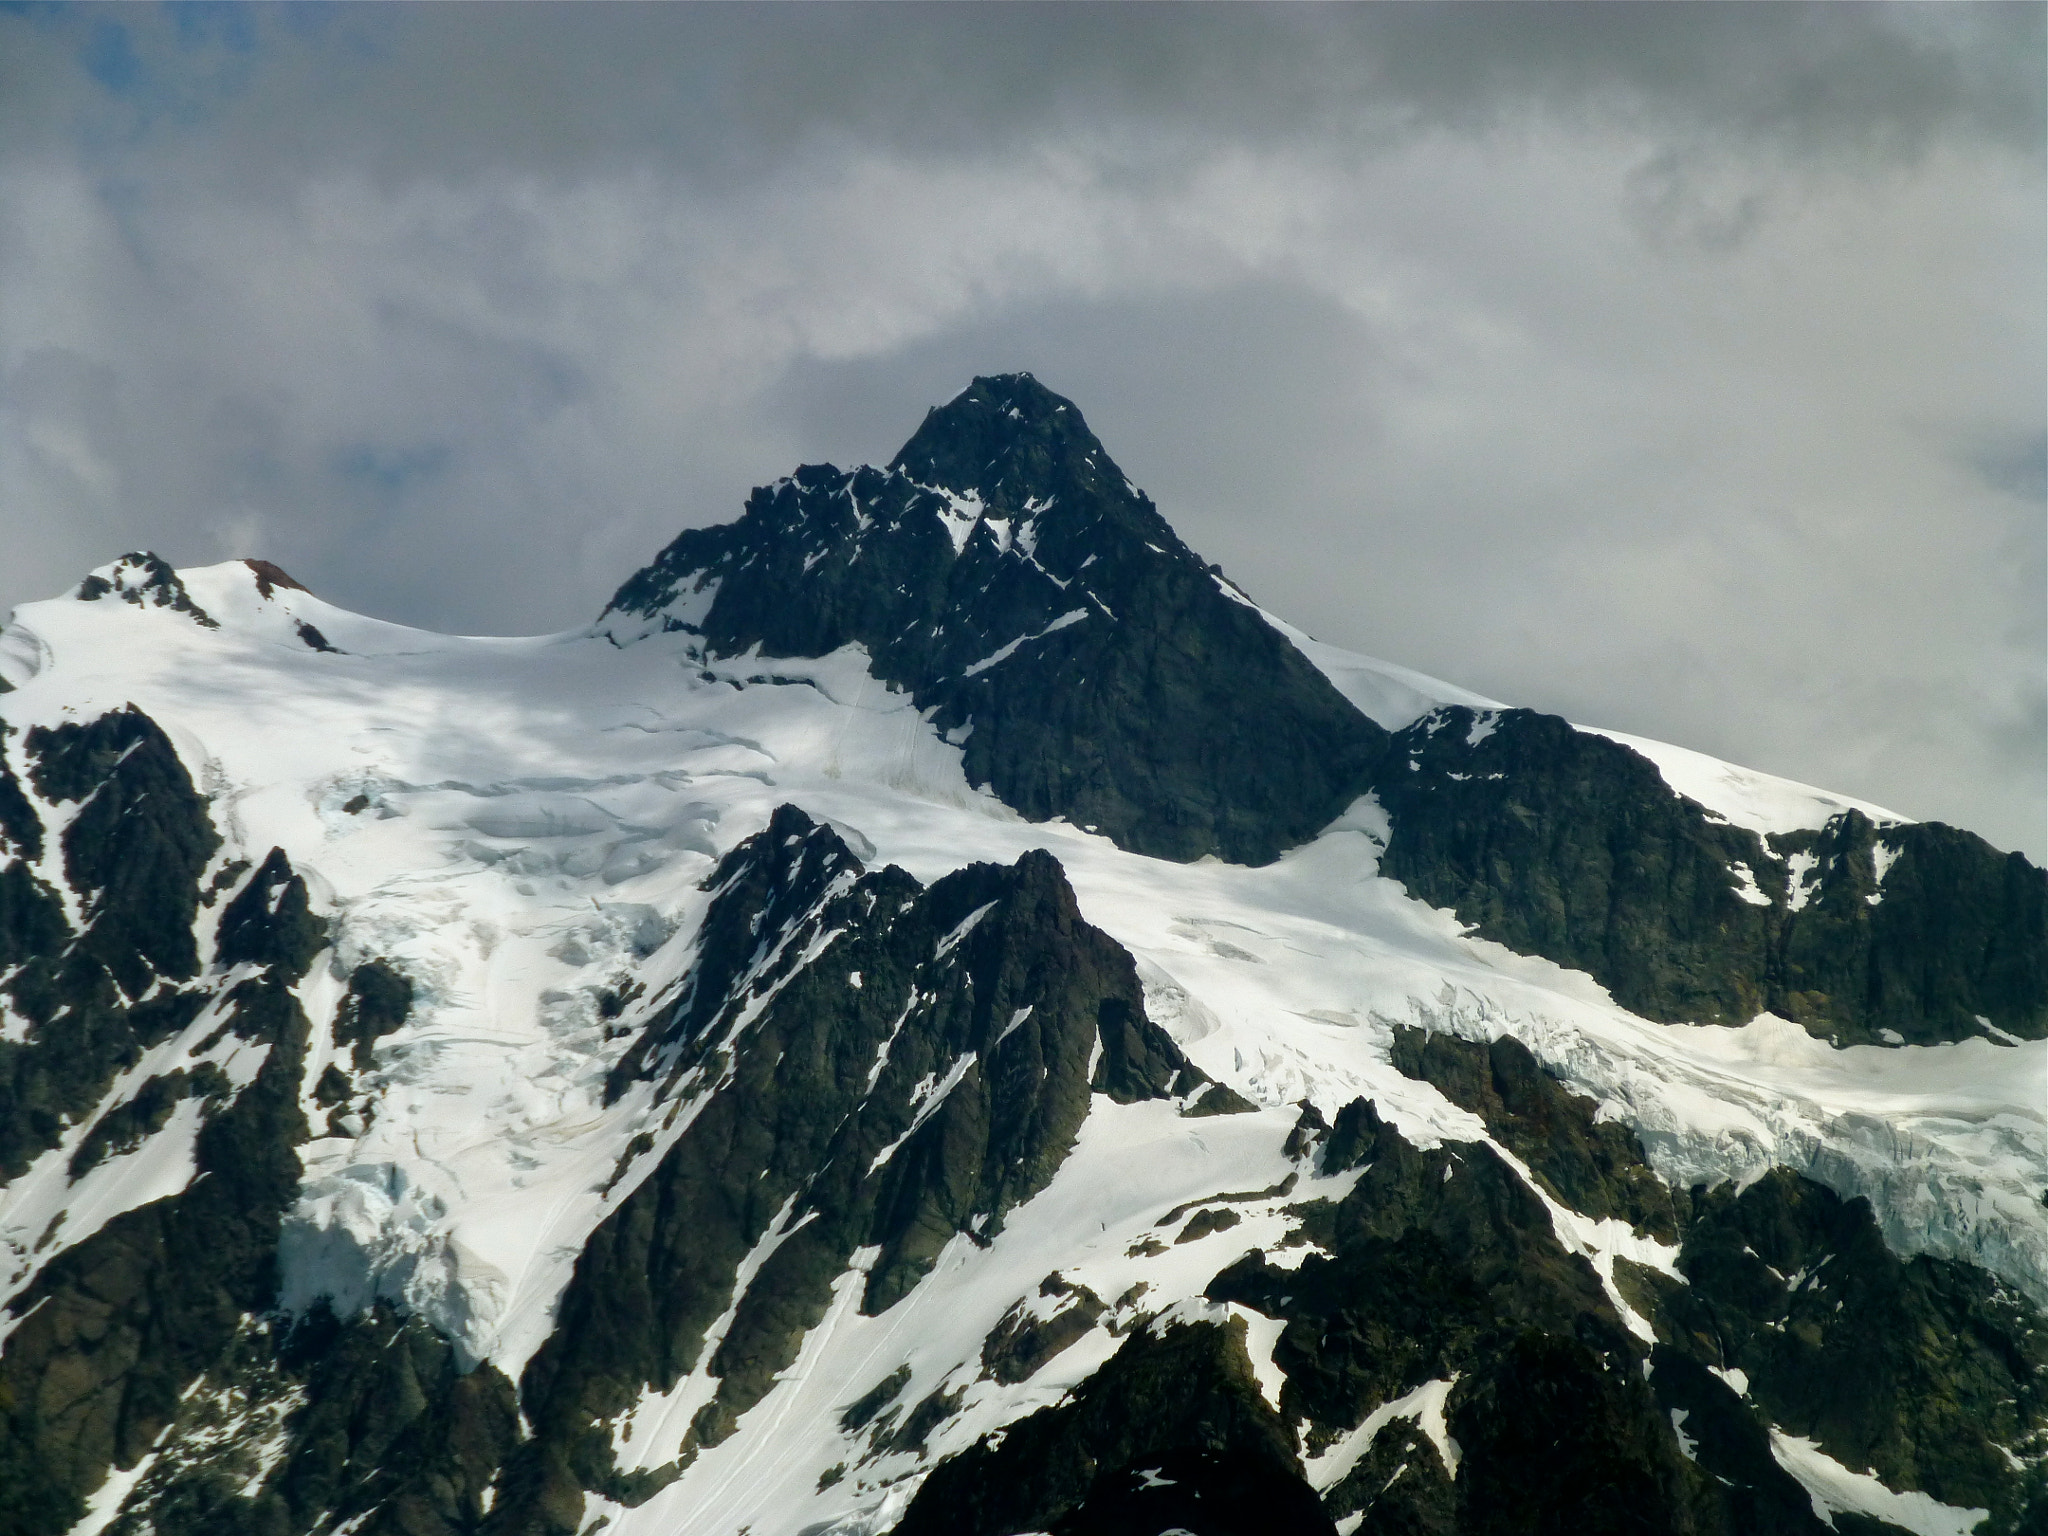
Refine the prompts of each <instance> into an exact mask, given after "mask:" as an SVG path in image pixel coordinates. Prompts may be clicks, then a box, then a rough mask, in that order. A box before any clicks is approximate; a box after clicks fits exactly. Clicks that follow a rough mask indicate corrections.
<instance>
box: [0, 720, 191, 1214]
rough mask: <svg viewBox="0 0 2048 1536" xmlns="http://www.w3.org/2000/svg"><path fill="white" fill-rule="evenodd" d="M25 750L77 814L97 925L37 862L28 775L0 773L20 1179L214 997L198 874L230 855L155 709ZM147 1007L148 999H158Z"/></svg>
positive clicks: (6, 1079) (46, 795) (78, 874)
mask: <svg viewBox="0 0 2048 1536" xmlns="http://www.w3.org/2000/svg"><path fill="white" fill-rule="evenodd" d="M24 746H25V747H26V749H27V754H28V759H29V780H30V783H31V784H32V785H33V787H34V788H35V791H36V793H37V794H38V795H39V796H40V797H41V798H42V799H43V800H44V801H45V802H47V803H50V804H53V805H65V804H79V805H80V806H81V808H80V810H79V811H78V812H77V814H76V815H75V816H74V817H73V818H72V819H71V822H70V824H69V825H68V826H67V827H65V829H64V834H63V838H62V849H63V856H64V871H65V876H66V880H67V883H68V884H69V885H70V886H71V888H72V889H73V890H74V891H75V892H76V893H77V895H78V898H79V905H80V907H81V909H82V911H81V915H82V917H83V919H84V926H83V930H82V931H81V932H78V933H74V932H73V931H72V928H71V921H70V919H69V917H68V916H67V915H66V912H65V907H64V904H63V902H62V901H61V900H59V898H58V895H57V893H56V892H55V891H54V890H52V889H51V888H50V887H49V886H47V885H45V884H44V883H43V881H42V880H41V879H40V878H38V877H37V875H36V874H35V873H34V871H33V870H32V869H31V868H30V867H29V863H28V860H30V859H34V858H36V857H37V856H38V855H39V854H40V853H42V852H43V849H44V842H45V833H44V831H43V826H42V821H41V818H40V816H39V815H38V813H37V812H36V810H35V807H34V805H33V804H31V803H30V801H29V799H28V797H27V795H26V794H25V793H24V790H23V787H22V785H21V783H20V781H19V780H17V779H15V778H14V777H13V776H12V774H11V773H7V774H5V775H4V776H0V816H4V817H5V819H6V825H5V831H6V837H7V842H8V843H9V845H10V846H11V847H12V848H14V849H15V850H17V856H16V857H14V858H12V859H9V860H8V862H7V863H6V865H5V866H4V867H0V969H4V968H8V967H19V969H16V970H14V972H13V975H12V976H11V977H10V978H9V979H8V980H7V981H5V982H4V983H0V985H4V988H5V991H6V994H7V996H8V999H9V1000H10V1002H11V1003H12V1005H13V1007H14V1008H15V1010H16V1011H17V1012H19V1013H20V1014H21V1015H22V1016H23V1017H24V1018H26V1019H27V1020H28V1023H29V1029H28V1032H27V1038H26V1039H24V1040H13V1041H0V1176H4V1177H7V1178H14V1177H17V1176H18V1175H19V1174H20V1173H21V1172H22V1171H23V1170H24V1169H26V1168H27V1166H28V1164H29V1162H30V1160H31V1159H33V1158H34V1157H35V1155H36V1154H37V1153H38V1152H41V1151H43V1150H45V1149H46V1148H49V1147H53V1146H55V1145H56V1144H57V1142H58V1141H59V1139H60V1138H61V1135H62V1130H63V1126H64V1123H65V1122H66V1120H67V1119H69V1118H73V1117H76V1116H79V1115H83V1114H85V1113H87V1112H88V1111H89V1110H91V1109H92V1107H93V1106H94V1105H96V1104H97V1103H98V1102H99V1100H100V1098H101V1096H102V1095H104V1094H105V1092H106V1090H107V1086H108V1084H110V1083H111V1082H112V1081H113V1079H114V1076H115V1074H116V1073H118V1072H120V1071H121V1070H122V1069H124V1068H126V1067H128V1066H131V1065H132V1064H133V1063H134V1062H136V1061H137V1060H139V1059H140V1057H141V1053H142V1052H143V1051H144V1050H147V1049H148V1048H149V1047H150V1046H152V1045H155V1044H157V1043H159V1042H160V1041H162V1040H164V1039H167V1038H169V1037H170V1036H171V1035H173V1034H176V1033H177V1032H178V1031H179V1030H181V1029H183V1028H184V1027H185V1026H186V1025H187V1024H189V1023H190V1022H191V1020H192V1019H193V1018H194V1017H195V1016H196V1015H197V1013H198V1011H199V1009H200V1008H201V1007H202V1006H203V1004H204V998H203V996H202V995H201V993H200V992H199V991H197V990H192V989H185V988H182V987H179V986H175V985H173V986H170V987H167V988H165V989H163V990H155V989H156V988H157V987H158V983H159V981H162V982H165V983H183V982H189V981H190V980H191V979H192V978H193V977H194V976H195V975H196V974H197V973H198V970H199V950H198V944H197V942H196V940H195V939H194V937H193V927H194V922H195V920H196V918H197V916H198V913H199V909H200V905H201V902H202V901H203V899H204V893H203V892H202V891H201V890H200V878H201V876H202V875H203V873H204V871H205V869H206V866H207V863H208V861H209V860H210V859H211V858H212V857H213V854H214V852H215V850H216V849H218V847H219V846H220V839H219V836H218V835H217V834H216V833H215V832H214V830H213V824H212V822H211V821H210V820H209V819H208V816H207V811H206V802H205V801H204V800H203V799H201V798H200V796H199V794H198V793H197V791H195V790H194V789H193V787H192V781H191V779H190V777H189V776H188V775H187V774H186V772H185V768H184V765H183V764H182V763H180V762H179V761H178V755H177V753H176V752H175V751H174V750H173V749H172V747H171V744H170V742H169V741H168V740H167V739H166V738H165V736H164V734H163V732H162V731H161V730H159V729H158V728H157V726H156V723H155V722H154V721H152V720H151V719H150V718H149V717H148V716H147V715H144V714H142V713H141V712H140V711H138V710H135V709H132V708H130V709H125V710H121V711H117V712H115V713H112V714H107V715H102V716H100V717H99V718H98V719H96V720H93V721H90V722H88V723H85V724H80V725H64V726H60V727H58V728H57V729H55V730H45V729H42V728H40V727H39V728H37V729H35V730H32V731H30V732H29V733H28V735H27V737H26V740H25V742H24ZM145 995H147V1001H135V1000H136V999H141V998H144V997H145Z"/></svg>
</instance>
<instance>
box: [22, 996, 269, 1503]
mask: <svg viewBox="0 0 2048 1536" xmlns="http://www.w3.org/2000/svg"><path fill="white" fill-rule="evenodd" d="M225 1001H226V1003H227V1005H228V1006H229V1008H230V1010H231V1012H230V1014H229V1017H228V1021H227V1023H226V1025H225V1026H224V1028H225V1029H228V1030H232V1031H233V1032H234V1033H235V1034H236V1035H238V1036H240V1037H241V1038H242V1039H244V1040H246V1041H248V1042H250V1043H251V1044H254V1045H259V1046H263V1047H267V1050H266V1051H265V1054H264V1057H263V1062H262V1065H261V1067H260V1068H259V1069H258V1070H257V1073H256V1077H255V1080H254V1081H253V1082H251V1083H250V1084H249V1085H248V1086H247V1087H246V1088H244V1089H242V1090H241V1091H240V1092H239V1093H237V1094H234V1095H233V1096H232V1097H229V1096H227V1095H226V1094H225V1093H224V1092H222V1091H221V1089H222V1088H223V1084H222V1083H221V1082H220V1080H219V1079H218V1078H215V1079H213V1080H211V1081H210V1083H209V1085H208V1086H210V1087H211V1088H212V1089H213V1090H214V1092H213V1093H212V1094H211V1095H210V1097H209V1102H208V1109H207V1112H206V1115H205V1118H204V1120H203V1123H202V1125H201V1127H200V1130H199V1134H198V1139H197V1142H196V1145H195V1147H194V1162H195V1164H196V1176H195V1178H194V1179H193V1181H192V1183H191V1184H190V1185H188V1186H187V1188H186V1189H185V1190H184V1191H183V1193H181V1194H177V1195H172V1196H169V1197H166V1198H164V1199H161V1200H157V1201H153V1202H151V1203H150V1204H147V1205H143V1206H140V1207H138V1208H136V1209H134V1210H131V1211H128V1212H126V1213H125V1214H123V1215H120V1216H116V1217H114V1218H113V1219H112V1220H110V1221H108V1222H107V1223H106V1225H105V1226H103V1227H101V1228H100V1230H99V1231H98V1232H96V1233H94V1234H92V1235H91V1236H90V1237H87V1238H85V1239H84V1240H83V1241H80V1242H78V1243H77V1244H75V1245H74V1246H72V1247H71V1248H68V1249H66V1250H65V1251H64V1252H62V1253H61V1254H59V1255H58V1256H57V1258H56V1259H54V1260H53V1261H51V1263H50V1264H49V1265H48V1266H47V1267H46V1268H44V1269H43V1271H42V1272H41V1273H40V1274H39V1275H38V1276H37V1277H36V1279H35V1281H34V1282H33V1283H32V1284H31V1285H30V1287H29V1288H28V1289H27V1290H26V1291H24V1292H23V1293H22V1294H21V1295H19V1296H17V1297H16V1298H15V1299H14V1301H13V1303H12V1304H11V1305H10V1308H9V1311H10V1313H11V1314H12V1315H13V1316H14V1317H15V1318H17V1319H19V1323H18V1326H17V1327H16V1329H15V1331H14V1332H13V1334H12V1335H11V1336H10V1337H9V1339H8V1341H7V1347H6V1352H5V1354H4V1356H0V1486H6V1487H9V1488H21V1489H31V1490H33V1496H32V1497H30V1498H28V1499H26V1500H24V1501H22V1502H19V1503H13V1504H9V1505H5V1506H0V1532H6V1533H7V1536H16V1533H20V1536H43V1533H51V1536H54V1533H56V1532H60V1531H63V1530H65V1529H66V1528H67V1527H68V1526H69V1525H70V1524H71V1522H72V1521H74V1520H76V1519H77V1517H78V1515H79V1513H80V1512H81V1511H82V1509H83V1504H82V1497H83V1495H84V1494H86V1493H87V1492H89V1491H90V1490H91V1489H92V1488H94V1487H96V1486H97V1485H98V1483H99V1482H100V1480H101V1478H102V1477H103V1476H104V1475H105V1473H106V1471H107V1469H108V1468H109V1467H110V1466H122V1467H131V1466H133V1465H135V1463H136V1462H137V1460H139V1459H140V1458H141V1457H142V1456H143V1455H144V1454H145V1453H146V1452H147V1451H148V1450H149V1449H150V1447H151V1446H152V1445H153V1444H154V1443H155V1441H156V1439H157V1437H158V1436H159V1435H160V1434H161V1433H162V1432H163V1431H164V1430H165V1429H166V1428H168V1427H169V1426H170V1425H171V1423H172V1422H173V1420H174V1419H175V1418H176V1416H177V1414H178V1412H179V1405H180V1402H181V1399H182V1395H183V1394H184V1392H185V1391H186V1389H187V1388H188V1387H189V1386H190V1385H191V1384H192V1383H193V1382H194V1381H195V1380H197V1379H198V1377H199V1376H200V1375H201V1373H202V1372H204V1371H206V1370H207V1369H208V1368H209V1367H211V1366H213V1365H215V1364H216V1363H217V1362H219V1361H221V1360H222V1359H223V1358H224V1357H225V1356H226V1355H227V1354H228V1353H229V1351H230V1350H231V1349H232V1348H233V1347H234V1345H235V1342H236V1339H237V1337H238V1336H239V1334H240V1332H241V1329H242V1320H243V1319H244V1317H246V1316H248V1315H251V1314H261V1313H263V1312H266V1311H268V1310H269V1309H270V1308H271V1307H272V1306H273V1305H274V1304H275V1300H276V1294H277V1273H276V1271H277V1239H278V1232H279V1227H280V1224H281V1221H282V1218H283V1214H284V1212H285V1210H286V1208H287V1207H289V1206H290V1204H291V1203H292V1201H293V1200H294V1199H295V1198H296V1197H297V1194H298V1184H299V1159H298V1155H297V1152H296V1151H295V1148H296V1147H297V1146H298V1144H299V1143H300V1142H302V1141H303V1140H304V1139H305V1137H306V1131H307V1127H306V1122H305V1117H304V1116H303V1115H302V1114H301V1112H300V1110H299V1087H300V1078H301V1073H302V1069H303V1065H304V1057H305V1049H306V1043H307V1023H306V1018H305V1015H304V1014H303V1013H302V1012H301V1011H300V1009H299V1006H298V1003H297V1002H296V1000H295V999H294V998H293V997H292V995H291V993H290V992H289V991H287V990H286V986H285V982H284V980H283V978H282V977H281V976H280V975H278V974H277V973H276V972H275V971H274V970H273V971H269V972H266V973H264V974H262V975H259V976H256V977H252V978H250V979H248V980H246V981H243V982H241V983H240V984H239V985H238V986H236V987H235V988H234V990H233V991H232V992H231V993H229V994H228V996H227V998H226V1000H225ZM186 1022H188V1023H189V1022H190V1020H189V1018H188V1019H187V1021H186ZM198 1077H203V1073H202V1074H195V1078H198ZM190 1086H197V1083H196V1082H194V1083H192V1084H191V1085H190ZM141 1099H142V1095H138V1100H141ZM123 1129H124V1130H131V1131H132V1129H133V1127H128V1126H124V1127H123Z"/></svg>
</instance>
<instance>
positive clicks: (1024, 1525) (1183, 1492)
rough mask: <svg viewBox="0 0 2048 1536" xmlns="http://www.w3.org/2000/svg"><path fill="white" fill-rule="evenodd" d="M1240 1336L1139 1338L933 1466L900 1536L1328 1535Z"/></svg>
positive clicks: (1208, 1328) (1186, 1332)
mask: <svg viewBox="0 0 2048 1536" xmlns="http://www.w3.org/2000/svg"><path fill="white" fill-rule="evenodd" d="M1243 1333H1244V1329H1243V1324H1242V1322H1239V1323H1237V1324H1236V1325H1234V1326H1231V1327H1225V1326H1222V1325H1219V1324H1214V1323H1196V1324H1188V1325H1182V1326H1175V1327H1168V1328H1166V1329H1164V1330H1163V1331H1161V1332H1159V1333H1156V1334H1155V1333H1152V1332H1149V1331H1140V1332H1138V1333H1135V1334H1133V1335H1132V1336H1131V1337H1130V1338H1129V1339H1127V1340H1125V1341H1124V1343H1123V1345H1122V1347H1121V1348H1119V1349H1118V1350H1117V1352H1116V1354H1115V1355H1114V1356H1112V1357H1111V1359H1110V1360H1109V1362H1108V1364H1106V1365H1104V1366H1103V1367H1102V1368H1101V1369H1100V1370H1099V1371H1097V1372H1096V1373H1095V1374H1094V1375H1093V1376H1091V1377H1089V1378H1088V1380H1087V1381H1085V1382H1083V1383H1082V1384H1081V1386H1080V1387H1078V1388H1077V1389H1076V1390H1075V1391H1074V1394H1073V1396H1072V1397H1071V1398H1070V1399H1069V1400H1068V1401H1067V1402H1065V1403H1063V1404H1061V1405H1060V1406H1059V1407H1056V1408H1046V1409H1042V1410H1041V1411H1039V1412H1038V1413H1035V1414H1032V1415H1030V1416H1029V1417H1027V1418H1024V1419H1021V1420H1019V1421H1018V1422H1016V1423H1014V1424H1012V1425H1010V1426H1008V1428H1007V1429H1006V1430H1005V1432H1004V1433H1003V1435H1002V1436H1001V1437H1000V1440H999V1441H998V1442H994V1443H992V1442H991V1441H988V1440H984V1441H983V1442H981V1443H980V1444H978V1445H976V1446H974V1447H972V1448H971V1449H969V1450H967V1451H964V1452H962V1453H961V1454H960V1455H958V1456H955V1457H952V1458H951V1459H950V1460H948V1461H946V1462H944V1463H942V1464H941V1465H939V1466H938V1467H937V1468H935V1469H934V1470H933V1472H932V1474H931V1476H930V1477H929V1478H927V1479H926V1480H925V1483H924V1485H923V1486H922V1487H921V1488H920V1489H919V1490H918V1493H917V1497H916V1498H914V1499H913V1500H912V1501H911V1504H910V1508H909V1509H908V1510H907V1511H906V1512H905V1513H904V1516H903V1520H902V1522H901V1523H900V1524H898V1525H897V1527H896V1531H895V1536H937V1533H941V1532H943V1533H945V1536H1010V1533H1014V1532H1020V1531H1050V1532H1054V1533H1057V1536H1112V1533H1114V1536H1138V1533H1140V1532H1143V1533H1146V1536H1151V1533H1153V1532H1157V1531H1163V1530H1170V1529H1172V1528H1174V1527H1175V1526H1179V1527H1180V1528H1182V1529H1184V1530H1187V1531H1191V1532H1194V1533H1196V1536H1254V1533H1261V1532H1271V1533H1273V1536H1328V1533H1329V1532H1331V1531H1332V1530H1334V1527H1333V1525H1332V1524H1331V1521H1330V1517H1329V1516H1328V1515H1327V1514H1325V1513H1324V1512H1323V1510H1322V1508H1321V1506H1320V1505H1319V1504H1318V1502H1317V1500H1316V1496H1315V1494H1314V1493H1313V1492H1312V1491H1311V1490H1310V1488H1309V1486H1308V1484H1307V1482H1305V1481H1304V1480H1303V1478H1302V1475H1301V1464H1300V1463H1299V1462H1298V1461H1297V1460H1296V1459H1295V1455H1294V1446H1293V1443H1292V1436H1291V1435H1289V1433H1288V1432H1287V1429H1286V1426H1285V1425H1284V1424H1283V1423H1282V1422H1281V1420H1280V1418H1279V1416H1278V1415H1277V1414H1275V1413H1274V1412H1273V1410H1272V1409H1271V1408H1270V1407H1268V1406H1267V1404H1266V1401H1265V1399H1264V1398H1263V1397H1261V1396H1260V1395H1259V1389H1258V1385H1257V1383H1256V1382H1255V1381H1254V1380H1253V1377H1252V1372H1251V1362H1250V1360H1249V1359H1248V1357H1247V1356H1246V1354H1245V1351H1244V1340H1243Z"/></svg>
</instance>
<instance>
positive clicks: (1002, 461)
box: [889, 373, 1137, 508]
mask: <svg viewBox="0 0 2048 1536" xmlns="http://www.w3.org/2000/svg"><path fill="white" fill-rule="evenodd" d="M889 467H890V468H891V469H893V470H898V471H900V472H901V473H903V474H906V475H908V476H909V477H910V478H911V479H913V480H915V481H917V482H918V483H919V484H920V485H929V486H935V487H938V488H941V489H944V490H949V491H974V492H978V493H979V494H980V496H981V498H982V500H983V501H984V502H985V503H987V504H988V505H990V506H994V507H1003V508H1010V507H1015V506H1017V505H1020V504H1021V503H1022V502H1023V501H1024V500H1025V499H1028V498H1029V497H1031V496H1034V495H1035V496H1038V497H1039V498H1040V499H1041V500H1042V499H1045V498H1047V497H1051V496H1056V495H1058V494H1059V492H1060V491H1061V490H1063V489H1064V490H1066V491H1067V492H1069V494H1072V493H1075V492H1082V491H1086V492H1091V493H1095V494H1101V493H1103V492H1114V493H1116V494H1117V495H1119V496H1120V497H1122V498H1125V499H1131V498H1135V497H1136V495H1137V491H1136V488H1135V487H1134V486H1132V485H1131V483H1130V482H1129V481H1128V480H1127V479H1126V478H1125V477H1124V473H1123V471H1122V470H1120V469H1118V468H1117V466H1116V464H1115V463H1114V462H1113V461H1112V460H1111V459H1110V457H1109V454H1108V453H1107V452H1106V451H1105V450H1104V449H1103V446H1102V444H1101V442H1100V441H1099V440H1098V439H1097V438H1096V436H1095V434H1094V433H1093V432H1091V431H1089V430H1088V423H1087V422H1086V421H1085V420H1083V419H1082V416H1081V411H1080V407H1078V406H1076V405H1075V404H1074V402H1073V401H1071V400H1068V399H1066V398H1065V397H1063V396H1061V395H1057V394H1054V393H1053V392H1052V391H1051V390H1049V389H1047V388H1046V387H1045V386H1044V385H1043V384H1041V383H1039V382H1038V380H1037V379H1035V378H1033V377H1032V376H1031V375H1030V374H1028V373H997V374H988V375H983V376H981V377H978V378H976V379H975V380H974V382H973V383H971V384H969V385H968V386H967V388H965V389H963V390H962V391H961V392H960V393H959V394H957V395H955V396H954V397H953V398H952V399H951V400H949V401H947V402H946V403H945V404H944V405H939V406H934V407H932V409H931V410H930V411H928V412H926V413H925V418H924V423H923V425H921V426H920V427H919V428H918V429H917V431H916V432H915V433H913V434H912V435H911V438H910V441H909V442H907V443H905V444H904V445H903V448H902V451H901V452H899V453H898V454H897V455H896V457H895V458H894V459H893V460H891V461H890V464H889Z"/></svg>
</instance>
